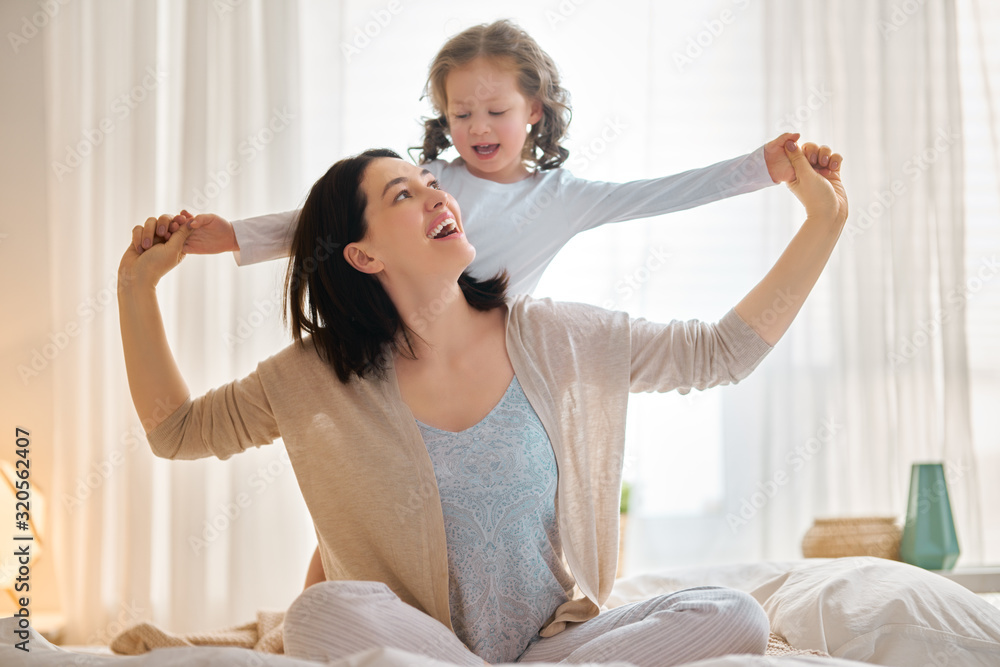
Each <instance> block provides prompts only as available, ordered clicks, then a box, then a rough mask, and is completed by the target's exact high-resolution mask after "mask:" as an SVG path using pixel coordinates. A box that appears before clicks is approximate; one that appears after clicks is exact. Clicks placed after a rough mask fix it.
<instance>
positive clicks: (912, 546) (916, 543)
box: [899, 463, 960, 570]
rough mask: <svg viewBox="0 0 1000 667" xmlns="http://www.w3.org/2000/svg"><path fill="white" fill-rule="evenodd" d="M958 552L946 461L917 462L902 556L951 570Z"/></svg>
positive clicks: (918, 563) (928, 566) (908, 560)
mask: <svg viewBox="0 0 1000 667" xmlns="http://www.w3.org/2000/svg"><path fill="white" fill-rule="evenodd" d="M959 553H960V552H959V549H958V536H957V535H956V534H955V520H954V518H953V517H952V514H951V501H949V500H948V484H947V483H946V482H945V478H944V464H942V463H914V464H913V468H912V470H911V472H910V501H909V503H908V504H907V508H906V523H905V524H904V525H903V541H902V543H901V544H900V546H899V555H900V558H902V559H903V562H906V563H909V564H910V565H916V566H917V567H922V568H924V569H926V570H950V569H951V568H953V567H955V561H957V560H958V555H959Z"/></svg>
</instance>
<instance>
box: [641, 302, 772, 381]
mask: <svg viewBox="0 0 1000 667" xmlns="http://www.w3.org/2000/svg"><path fill="white" fill-rule="evenodd" d="M771 349H772V348H771V346H770V345H768V344H767V343H765V342H764V340H763V339H762V338H761V337H760V336H759V335H758V334H757V332H756V331H754V330H753V329H752V328H751V327H750V325H748V324H747V323H746V322H744V321H743V320H742V319H741V318H740V316H739V315H737V314H736V311H735V310H730V311H729V312H728V313H726V315H725V316H723V318H722V319H721V320H719V322H718V323H716V324H710V323H707V322H700V321H698V320H690V321H688V322H679V321H676V320H675V321H673V322H670V323H668V324H657V323H654V322H649V321H647V320H644V319H641V318H640V319H635V320H632V322H631V375H630V381H629V391H631V392H649V391H670V390H672V389H676V390H677V391H678V392H679V393H681V394H686V393H688V392H689V391H691V389H698V390H701V389H707V388H709V387H714V386H716V385H724V384H729V383H736V382H739V381H740V380H742V379H743V378H745V377H746V376H748V375H749V374H750V372H751V371H753V369H754V368H756V367H757V365H758V364H759V363H760V362H761V360H763V358H764V357H765V356H766V355H767V353H768V352H770V351H771Z"/></svg>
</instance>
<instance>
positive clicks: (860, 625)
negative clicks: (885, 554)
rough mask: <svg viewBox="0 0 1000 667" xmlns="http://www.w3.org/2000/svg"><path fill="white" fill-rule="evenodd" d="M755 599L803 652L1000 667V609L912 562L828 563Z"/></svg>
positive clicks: (788, 577) (905, 663) (776, 582)
mask: <svg viewBox="0 0 1000 667" xmlns="http://www.w3.org/2000/svg"><path fill="white" fill-rule="evenodd" d="M806 562H807V563H808V561H806ZM751 595H753V596H754V597H755V598H756V599H757V601H758V602H760V603H761V605H763V607H764V609H765V610H766V611H767V615H768V618H770V619H771V630H772V632H774V633H776V634H778V635H781V636H782V637H784V638H785V639H786V640H787V641H788V643H789V644H791V645H792V646H794V647H795V648H799V649H818V650H820V651H826V652H827V653H829V654H830V655H832V656H834V657H837V658H844V659H848V660H858V661H862V662H870V663H876V664H880V665H899V666H900V667H924V666H925V665H926V666H928V667H946V666H949V665H950V666H952V667H980V666H981V667H997V665H1000V610H998V609H996V608H995V607H993V606H992V605H990V604H989V603H988V602H986V601H985V600H982V599H980V598H979V597H978V596H976V595H975V594H973V593H971V592H970V591H968V590H967V589H965V588H963V587H962V586H960V585H958V584H956V583H955V582H953V581H951V580H949V579H946V578H944V577H942V576H940V575H938V574H934V573H933V572H928V571H927V570H922V569H920V568H918V567H914V566H912V565H906V564H905V563H899V562H896V561H890V560H884V559H881V558H867V557H865V558H837V559H832V560H821V561H819V562H817V563H815V564H810V565H808V566H802V567H795V568H794V569H792V570H790V571H789V572H786V573H784V574H781V575H779V576H777V577H774V578H773V579H771V580H770V581H768V582H766V583H764V584H762V585H760V586H758V587H757V588H756V589H755V590H753V591H752V592H751Z"/></svg>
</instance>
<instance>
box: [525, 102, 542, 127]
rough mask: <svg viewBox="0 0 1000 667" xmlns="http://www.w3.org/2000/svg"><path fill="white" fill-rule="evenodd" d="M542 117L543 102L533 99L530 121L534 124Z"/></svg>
mask: <svg viewBox="0 0 1000 667" xmlns="http://www.w3.org/2000/svg"><path fill="white" fill-rule="evenodd" d="M541 119H542V103H541V102H540V101H538V100H537V99H536V100H532V101H531V115H530V116H528V123H529V124H531V125H534V124H535V123H537V122H538V121H540V120H541Z"/></svg>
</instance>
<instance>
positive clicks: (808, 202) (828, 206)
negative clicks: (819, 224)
mask: <svg viewBox="0 0 1000 667" xmlns="http://www.w3.org/2000/svg"><path fill="white" fill-rule="evenodd" d="M785 153H786V154H787V155H788V159H789V160H790V161H791V163H792V168H793V169H795V178H794V179H793V180H791V181H789V182H788V189H789V190H791V191H792V194H794V195H795V196H796V198H798V200H799V201H800V202H802V205H803V206H805V207H806V216H807V217H809V218H811V219H827V220H830V221H831V222H834V223H835V224H837V225H838V227H840V226H843V224H844V222H845V221H846V220H847V193H846V192H845V191H844V183H843V182H842V181H841V180H840V166H841V165H842V164H843V163H844V158H843V157H842V156H841V155H840V153H833V152H832V151H831V150H830V148H829V147H828V146H816V144H805V145H804V146H802V148H801V149H800V148H799V147H798V146H797V145H796V144H795V142H792V141H789V142H787V143H786V144H785Z"/></svg>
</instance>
